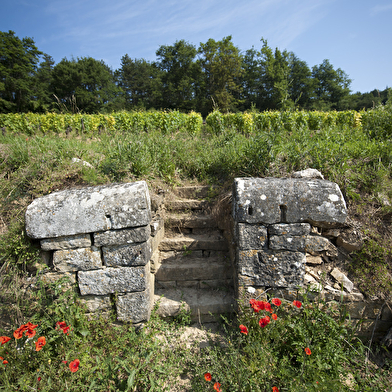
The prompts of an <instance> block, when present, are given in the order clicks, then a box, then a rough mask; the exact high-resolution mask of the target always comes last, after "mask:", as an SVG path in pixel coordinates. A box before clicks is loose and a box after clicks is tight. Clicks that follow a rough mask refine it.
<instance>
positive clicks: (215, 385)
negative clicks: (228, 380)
mask: <svg viewBox="0 0 392 392" xmlns="http://www.w3.org/2000/svg"><path fill="white" fill-rule="evenodd" d="M220 386H221V385H220V384H219V382H216V383H215V384H214V389H215V390H216V392H220V389H219V388H220Z"/></svg>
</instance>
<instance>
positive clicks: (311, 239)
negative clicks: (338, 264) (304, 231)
mask: <svg viewBox="0 0 392 392" xmlns="http://www.w3.org/2000/svg"><path fill="white" fill-rule="evenodd" d="M305 250H306V252H308V253H310V254H311V255H313V256H318V255H319V254H320V252H325V254H326V255H327V256H329V257H337V256H338V250H337V248H336V246H335V245H334V244H332V242H330V241H329V240H328V238H325V237H322V236H320V235H308V236H306V240H305Z"/></svg>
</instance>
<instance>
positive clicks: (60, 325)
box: [56, 321, 70, 335]
mask: <svg viewBox="0 0 392 392" xmlns="http://www.w3.org/2000/svg"><path fill="white" fill-rule="evenodd" d="M69 327H70V326H69V325H67V323H66V322H65V321H57V323H56V329H57V328H59V329H61V330H62V331H63V332H64V333H65V334H67V335H68V333H69Z"/></svg>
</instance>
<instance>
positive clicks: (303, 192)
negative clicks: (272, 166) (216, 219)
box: [233, 178, 347, 227]
mask: <svg viewBox="0 0 392 392" xmlns="http://www.w3.org/2000/svg"><path fill="white" fill-rule="evenodd" d="M233 216H234V219H235V220H236V221H237V222H246V223H263V224H274V223H301V222H308V223H311V224H313V225H315V226H320V227H329V226H334V225H342V224H343V223H344V222H345V221H346V217H347V208H346V203H345V201H344V198H343V195H342V193H341V191H340V189H339V187H338V185H337V184H335V183H332V182H329V181H324V180H306V179H300V178H299V179H296V178H236V179H235V180H234V189H233Z"/></svg>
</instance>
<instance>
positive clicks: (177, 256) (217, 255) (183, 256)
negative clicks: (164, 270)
mask: <svg viewBox="0 0 392 392" xmlns="http://www.w3.org/2000/svg"><path fill="white" fill-rule="evenodd" d="M192 258H198V259H202V260H204V261H209V260H212V262H215V261H218V262H223V263H226V264H227V263H229V264H230V256H229V251H228V250H191V251H184V250H181V251H174V250H170V251H160V252H159V260H160V263H162V264H164V263H175V264H176V263H187V262H188V261H189V259H192Z"/></svg>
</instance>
